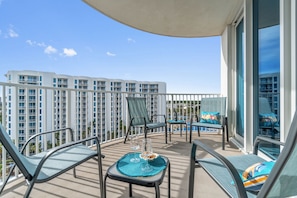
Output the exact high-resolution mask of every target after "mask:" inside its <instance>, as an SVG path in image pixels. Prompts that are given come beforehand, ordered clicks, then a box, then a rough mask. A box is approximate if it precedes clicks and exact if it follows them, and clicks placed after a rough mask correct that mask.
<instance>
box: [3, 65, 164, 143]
mask: <svg viewBox="0 0 297 198" xmlns="http://www.w3.org/2000/svg"><path fill="white" fill-rule="evenodd" d="M6 77H7V82H9V83H15V84H19V86H18V88H15V87H13V88H11V87H8V88H7V89H6V91H7V96H8V97H7V99H6V104H7V108H6V110H7V114H6V115H7V116H6V117H7V118H6V119H7V122H6V123H7V131H8V133H9V134H10V135H11V137H12V139H14V141H16V143H17V144H18V145H19V148H21V147H22V146H23V144H24V141H25V140H27V139H28V137H30V136H32V135H33V134H36V133H38V132H42V131H47V130H53V129H61V128H65V127H69V126H70V127H71V128H72V129H74V131H75V136H76V137H75V138H83V137H87V136H90V135H99V136H100V137H101V138H102V140H103V141H106V140H108V139H111V138H114V137H121V136H122V135H123V132H124V130H125V128H124V125H127V123H128V121H127V120H126V117H127V111H126V99H125V96H128V95H130V96H131V95H137V96H145V97H147V96H148V94H152V93H159V94H160V93H166V83H164V82H147V81H135V80H121V79H107V78H92V77H85V76H70V75H62V74H56V73H53V72H40V71H27V70H24V71H8V72H7V74H6ZM22 85H29V87H28V86H22ZM147 98H148V106H149V110H150V112H151V113H152V114H158V113H160V112H158V111H160V109H162V108H158V107H160V106H164V107H165V103H166V101H163V100H159V99H158V96H157V95H156V96H154V95H151V96H150V97H147ZM163 109H164V108H163ZM163 113H164V112H163ZM66 138H67V137H66V134H60V135H59V137H55V138H53V139H52V141H53V142H54V143H55V144H59V142H60V143H62V142H64V141H65V139H66ZM39 141H40V144H41V146H44V145H45V144H46V143H45V142H43V141H42V139H40V140H39Z"/></svg>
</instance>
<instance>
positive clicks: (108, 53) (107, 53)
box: [106, 52, 116, 56]
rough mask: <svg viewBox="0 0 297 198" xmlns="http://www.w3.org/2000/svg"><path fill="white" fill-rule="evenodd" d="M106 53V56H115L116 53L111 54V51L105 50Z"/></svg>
mask: <svg viewBox="0 0 297 198" xmlns="http://www.w3.org/2000/svg"><path fill="white" fill-rule="evenodd" d="M106 55H107V56H116V54H113V53H111V52H106Z"/></svg>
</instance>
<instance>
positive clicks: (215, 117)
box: [200, 111, 220, 124]
mask: <svg viewBox="0 0 297 198" xmlns="http://www.w3.org/2000/svg"><path fill="white" fill-rule="evenodd" d="M219 116H220V113H219V112H206V111H202V112H201V117H200V122H202V123H211V124H219V123H220V122H219Z"/></svg>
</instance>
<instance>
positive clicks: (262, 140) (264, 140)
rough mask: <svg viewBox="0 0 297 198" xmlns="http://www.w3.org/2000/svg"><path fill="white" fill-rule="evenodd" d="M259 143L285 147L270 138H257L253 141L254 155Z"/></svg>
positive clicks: (282, 143)
mask: <svg viewBox="0 0 297 198" xmlns="http://www.w3.org/2000/svg"><path fill="white" fill-rule="evenodd" d="M261 142H267V143H272V144H275V145H279V146H284V145H285V143H284V142H280V141H278V140H275V139H271V138H268V137H263V136H257V137H256V139H255V143H254V149H253V154H255V155H257V154H258V150H259V144H260V143H261Z"/></svg>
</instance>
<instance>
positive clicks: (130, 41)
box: [127, 38, 136, 43]
mask: <svg viewBox="0 0 297 198" xmlns="http://www.w3.org/2000/svg"><path fill="white" fill-rule="evenodd" d="M127 41H128V43H136V41H135V40H134V39H132V38H128V39H127Z"/></svg>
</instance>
